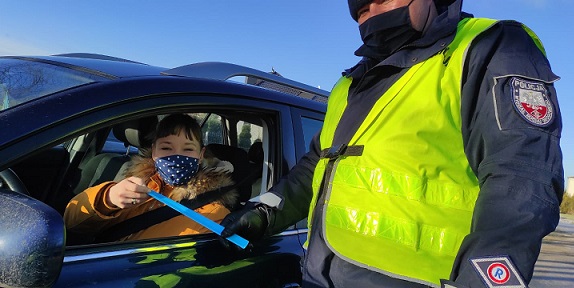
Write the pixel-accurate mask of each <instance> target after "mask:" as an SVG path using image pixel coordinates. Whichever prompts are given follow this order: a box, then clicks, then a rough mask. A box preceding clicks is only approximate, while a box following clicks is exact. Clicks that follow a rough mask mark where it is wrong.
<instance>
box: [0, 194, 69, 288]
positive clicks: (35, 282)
mask: <svg viewBox="0 0 574 288" xmlns="http://www.w3.org/2000/svg"><path fill="white" fill-rule="evenodd" d="M0 211H1V212H0V231H1V232H0V286H2V287H6V286H7V287H50V286H52V285H53V284H54V283H55V282H56V280H57V279H58V276H59V275H60V271H61V269H62V263H63V259H64V248H65V230H64V221H63V220H62V216H60V214H59V213H58V212H56V210H54V209H52V208H51V207H49V206H48V205H46V204H44V203H42V202H40V201H38V200H35V199H33V198H31V197H28V196H25V195H22V194H20V193H17V192H14V191H11V190H7V189H0Z"/></svg>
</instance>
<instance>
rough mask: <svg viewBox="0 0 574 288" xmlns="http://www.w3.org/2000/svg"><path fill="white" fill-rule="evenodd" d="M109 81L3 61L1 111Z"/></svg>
mask: <svg viewBox="0 0 574 288" xmlns="http://www.w3.org/2000/svg"><path fill="white" fill-rule="evenodd" d="M103 79H105V78H102V77H100V76H96V75H93V74H89V73H86V72H82V71H77V70H73V69H69V68H66V67H60V66H56V65H51V64H47V63H42V62H33V61H25V60H20V59H11V58H2V59H0V107H1V109H0V111H2V110H6V109H9V108H11V107H14V106H17V105H20V104H22V103H25V102H28V101H31V100H34V99H36V98H39V97H42V96H45V95H48V94H52V93H55V92H58V91H62V90H65V89H69V88H72V87H76V86H80V85H83V84H86V83H90V82H94V81H100V80H103Z"/></svg>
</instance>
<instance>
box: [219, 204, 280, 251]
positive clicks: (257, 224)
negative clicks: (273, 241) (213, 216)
mask: <svg viewBox="0 0 574 288" xmlns="http://www.w3.org/2000/svg"><path fill="white" fill-rule="evenodd" d="M267 211H268V208H267V207H265V205H263V204H260V205H258V206H256V207H252V208H245V209H242V210H238V211H234V212H231V213H230V214H229V215H227V216H226V217H225V219H223V221H221V223H220V224H221V226H223V227H224V229H223V231H222V232H221V237H222V238H227V237H229V236H231V235H233V234H238V235H239V236H241V237H243V238H245V239H247V240H248V241H249V242H252V241H257V240H260V239H261V238H263V235H264V234H265V230H266V229H267V226H268V223H269V220H268V215H267V213H268V212H267ZM221 242H222V244H224V246H225V247H226V248H231V247H230V246H229V241H227V240H223V241H221Z"/></svg>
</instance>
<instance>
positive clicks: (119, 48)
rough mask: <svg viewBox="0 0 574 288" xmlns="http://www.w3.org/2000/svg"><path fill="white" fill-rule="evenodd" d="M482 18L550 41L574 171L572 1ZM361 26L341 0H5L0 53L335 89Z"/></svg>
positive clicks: (499, 0)
mask: <svg viewBox="0 0 574 288" xmlns="http://www.w3.org/2000/svg"><path fill="white" fill-rule="evenodd" d="M463 10H465V11H467V12H470V13H473V14H474V15H475V16H476V17H489V18H496V19H513V20H518V21H521V22H523V23H525V24H526V25H527V26H529V27H530V28H532V29H533V30H534V31H535V32H536V33H537V34H538V36H539V37H540V39H541V40H542V42H543V43H544V45H545V47H546V51H547V53H548V58H549V59H550V63H551V65H552V67H553V70H554V72H555V73H556V74H557V75H559V76H560V77H561V78H562V79H561V80H560V81H558V82H557V83H556V88H557V90H558V99H559V102H560V108H561V111H562V116H563V122H564V130H563V134H562V135H563V137H562V142H561V143H562V149H563V153H564V164H565V165H564V166H565V171H566V172H565V174H566V176H567V177H568V176H574V130H573V129H572V128H571V127H574V126H573V124H574V100H573V99H572V97H571V96H570V95H571V94H572V91H574V69H573V68H572V67H574V61H573V57H572V56H570V55H569V52H568V51H569V50H570V49H574V32H572V30H571V28H569V26H571V25H570V24H568V23H570V20H571V13H572V11H574V1H572V0H465V1H464V4H463ZM359 45H360V37H359V33H358V29H357V24H356V23H355V22H354V21H353V20H352V19H351V17H350V16H349V13H348V8H347V2H346V1H335V0H292V1H275V0H267V1H265V0H259V1H256V0H235V1H234V0H229V1H196V0H173V1H169V0H168V1H157V0H156V1H151V0H98V1H77V0H76V1H73V0H51V1H45V0H21V1H20V0H0V55H32V54H36V55H51V54H58V53H71V52H89V53H99V54H106V55H110V56H116V57H121V58H127V59H130V60H134V61H139V62H144V63H148V64H152V65H158V66H165V67H168V68H171V67H177V66H181V65H186V64H190V63H195V62H203V61H224V62H232V63H235V64H239V65H245V66H250V67H253V68H256V69H260V70H264V71H270V70H271V68H274V69H275V70H276V71H278V72H279V73H281V74H282V75H283V76H285V77H288V78H291V79H294V80H297V81H301V82H305V83H307V84H310V85H313V86H319V87H321V88H323V89H326V90H330V89H331V87H332V85H333V84H334V83H335V81H336V80H337V79H338V77H339V76H340V72H341V71H342V70H343V69H345V68H348V67H350V66H352V65H353V64H355V63H356V62H357V61H358V60H359V59H358V58H357V57H356V56H354V55H353V52H354V51H355V49H356V48H358V47H359Z"/></svg>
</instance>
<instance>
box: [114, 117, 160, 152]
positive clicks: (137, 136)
mask: <svg viewBox="0 0 574 288" xmlns="http://www.w3.org/2000/svg"><path fill="white" fill-rule="evenodd" d="M157 123H158V120H157V117H156V116H150V117H145V118H140V119H135V120H130V121H127V122H124V123H120V124H118V125H116V126H114V128H113V133H114V136H115V137H116V138H117V139H118V140H120V141H122V142H124V145H126V146H133V147H137V148H149V147H151V144H152V141H153V138H154V133H155V129H156V127H157Z"/></svg>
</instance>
